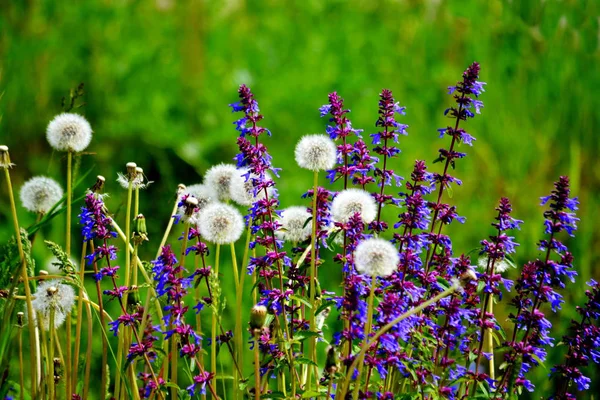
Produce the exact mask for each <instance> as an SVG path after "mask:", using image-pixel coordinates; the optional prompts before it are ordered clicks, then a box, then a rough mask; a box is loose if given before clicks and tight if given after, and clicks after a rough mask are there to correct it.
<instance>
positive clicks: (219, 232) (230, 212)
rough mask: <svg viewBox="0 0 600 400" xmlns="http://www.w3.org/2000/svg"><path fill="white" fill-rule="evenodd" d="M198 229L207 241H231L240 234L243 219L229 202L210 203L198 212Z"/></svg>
mask: <svg viewBox="0 0 600 400" xmlns="http://www.w3.org/2000/svg"><path fill="white" fill-rule="evenodd" d="M198 229H199V230H200V234H201V235H202V237H203V238H204V239H206V240H207V241H209V242H212V243H216V244H228V243H233V242H235V241H236V240H238V239H239V238H240V236H241V235H242V231H243V230H244V219H243V218H242V214H240V212H239V211H238V210H237V209H236V208H235V207H233V206H230V205H229V204H223V203H212V204H209V205H208V206H206V208H204V210H202V212H201V213H200V216H199V218H198Z"/></svg>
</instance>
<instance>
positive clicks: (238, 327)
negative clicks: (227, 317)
mask: <svg viewBox="0 0 600 400" xmlns="http://www.w3.org/2000/svg"><path fill="white" fill-rule="evenodd" d="M231 263H232V265H233V278H234V280H235V300H236V305H237V307H236V310H235V329H234V335H233V336H234V338H233V339H234V345H235V355H234V359H235V361H236V363H237V365H238V366H239V365H243V364H242V361H241V360H242V352H243V347H242V298H243V297H244V293H243V287H242V286H241V281H242V280H243V276H244V275H246V274H244V273H242V278H240V276H239V273H238V265H237V260H236V255H235V245H234V244H233V242H232V243H231ZM233 377H234V379H233V394H234V397H235V398H236V399H237V398H238V397H239V386H238V384H237V383H238V382H239V381H240V379H242V378H243V376H241V375H240V374H238V371H237V370H236V369H234V371H233Z"/></svg>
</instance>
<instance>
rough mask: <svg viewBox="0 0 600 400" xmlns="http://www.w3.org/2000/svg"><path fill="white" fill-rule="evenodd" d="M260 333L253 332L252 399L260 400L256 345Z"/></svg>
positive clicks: (257, 348) (258, 360)
mask: <svg viewBox="0 0 600 400" xmlns="http://www.w3.org/2000/svg"><path fill="white" fill-rule="evenodd" d="M259 337H260V333H259V332H258V331H256V332H254V398H255V399H256V400H258V399H260V396H261V393H260V350H259V345H258V338H259Z"/></svg>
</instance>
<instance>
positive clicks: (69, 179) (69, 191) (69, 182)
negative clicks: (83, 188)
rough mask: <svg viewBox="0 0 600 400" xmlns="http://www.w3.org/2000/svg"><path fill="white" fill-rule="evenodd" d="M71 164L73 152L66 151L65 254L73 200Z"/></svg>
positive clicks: (68, 252)
mask: <svg viewBox="0 0 600 400" xmlns="http://www.w3.org/2000/svg"><path fill="white" fill-rule="evenodd" d="M72 164H73V152H71V151H69V152H67V228H66V231H67V232H66V238H65V239H66V242H65V253H67V256H70V255H71V202H72V201H73V187H72V184H73V183H72V180H73V177H72V176H71V175H72V168H73V167H72Z"/></svg>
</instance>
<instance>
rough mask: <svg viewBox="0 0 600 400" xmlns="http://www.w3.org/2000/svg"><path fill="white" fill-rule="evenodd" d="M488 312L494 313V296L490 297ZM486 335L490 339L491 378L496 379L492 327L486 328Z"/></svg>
mask: <svg viewBox="0 0 600 400" xmlns="http://www.w3.org/2000/svg"><path fill="white" fill-rule="evenodd" d="M487 312H488V313H490V314H494V298H493V297H490V302H489V303H488V309H487ZM486 336H487V340H488V353H490V359H489V366H490V378H491V379H494V380H495V379H496V367H495V365H494V338H493V335H492V328H487V329H486Z"/></svg>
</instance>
